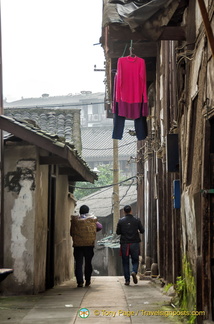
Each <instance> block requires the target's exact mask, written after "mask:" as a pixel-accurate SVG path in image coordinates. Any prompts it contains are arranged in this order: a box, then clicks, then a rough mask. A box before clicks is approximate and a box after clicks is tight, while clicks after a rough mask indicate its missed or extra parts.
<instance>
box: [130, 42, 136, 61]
mask: <svg viewBox="0 0 214 324" xmlns="http://www.w3.org/2000/svg"><path fill="white" fill-rule="evenodd" d="M132 44H133V41H132V40H131V42H130V47H129V56H130V57H136V55H135V54H133V50H134V48H133V46H132Z"/></svg>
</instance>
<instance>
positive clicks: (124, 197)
mask: <svg viewBox="0 0 214 324" xmlns="http://www.w3.org/2000/svg"><path fill="white" fill-rule="evenodd" d="M133 179H134V178H133ZM132 182H134V183H136V181H135V179H134V181H131V184H129V185H121V186H119V197H120V198H119V200H120V209H122V208H123V207H124V206H125V205H131V204H133V203H134V202H136V201H137V186H136V184H132ZM112 193H113V187H110V188H104V189H101V190H99V191H96V192H95V193H92V194H90V195H88V196H85V197H84V198H82V199H80V200H78V201H77V206H76V212H77V213H78V210H79V208H80V206H81V205H84V204H86V205H88V206H89V207H90V212H91V213H94V215H95V216H97V217H106V216H108V215H110V214H111V213H112V212H113V210H112Z"/></svg>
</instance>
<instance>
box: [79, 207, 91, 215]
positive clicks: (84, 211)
mask: <svg viewBox="0 0 214 324" xmlns="http://www.w3.org/2000/svg"><path fill="white" fill-rule="evenodd" d="M79 213H80V215H85V214H88V213H89V207H88V206H87V205H82V206H81V207H80V210H79Z"/></svg>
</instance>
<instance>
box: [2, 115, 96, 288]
mask: <svg viewBox="0 0 214 324" xmlns="http://www.w3.org/2000/svg"><path fill="white" fill-rule="evenodd" d="M44 114H45V112H44V111H43V116H42V119H44V117H45V116H44ZM69 114H70V115H72V119H71V120H72V123H71V124H72V127H71V129H72V131H74V132H75V135H76V136H77V138H79V136H80V127H79V125H80V124H79V122H78V120H79V119H80V114H79V112H77V111H69ZM40 117H41V116H40ZM61 117H62V116H61ZM50 119H51V118H50ZM61 121H62V118H61ZM74 121H76V123H75V122H74ZM49 122H50V120H49ZM61 126H62V125H61ZM0 128H1V129H2V130H4V131H6V132H7V133H6V134H5V135H4V155H3V157H4V192H3V197H4V203H3V205H2V211H3V213H2V214H1V215H3V217H2V216H1V217H2V218H1V233H3V235H1V247H3V255H4V258H3V259H4V263H3V267H4V268H11V269H13V274H11V275H10V276H9V277H8V278H7V280H5V281H3V282H2V283H1V291H3V292H4V293H9V294H10V293H17V294H23V293H30V294H35V293H38V292H41V291H44V290H45V289H47V288H51V287H53V286H54V285H55V284H58V283H60V282H63V281H64V280H67V279H69V278H71V277H72V276H73V268H74V267H73V256H72V254H73V253H72V240H71V237H70V218H71V214H73V212H74V208H75V204H76V201H75V199H74V197H73V189H74V184H75V181H89V182H93V181H94V180H95V179H96V178H97V176H96V174H95V173H93V172H92V171H91V170H90V169H89V167H88V166H87V164H86V163H85V161H84V160H83V159H82V158H81V157H80V155H79V154H78V153H77V150H76V149H75V147H74V144H72V143H71V142H70V143H69V142H68V141H67V142H65V140H64V141H63V139H62V138H61V139H60V137H59V136H57V135H56V134H55V133H52V134H51V133H50V132H48V124H47V125H46V130H42V129H41V128H40V127H38V125H37V124H36V123H35V121H33V120H31V119H28V120H24V119H14V118H9V117H6V116H4V115H2V116H1V117H0ZM78 134H79V136H78ZM71 135H72V132H71ZM76 144H77V146H78V141H76Z"/></svg>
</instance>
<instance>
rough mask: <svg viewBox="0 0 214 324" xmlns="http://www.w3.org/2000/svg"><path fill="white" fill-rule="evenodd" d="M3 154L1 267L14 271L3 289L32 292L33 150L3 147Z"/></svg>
mask: <svg viewBox="0 0 214 324" xmlns="http://www.w3.org/2000/svg"><path fill="white" fill-rule="evenodd" d="M26 150H27V152H28V153H27V156H26ZM4 153H5V193H4V203H5V207H4V211H5V213H4V216H5V246H4V248H5V252H4V253H5V262H4V266H5V267H9V268H13V269H14V273H13V275H11V276H10V278H8V280H7V281H5V285H6V289H8V290H10V287H13V291H14V290H15V291H16V292H17V293H18V292H23V291H25V292H31V291H32V287H33V285H34V233H35V232H34V231H35V216H36V215H35V195H36V192H35V189H36V186H35V173H36V151H35V149H34V148H33V147H26V146H13V148H11V147H6V148H5V152H4ZM29 156H30V158H28V157H29Z"/></svg>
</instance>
